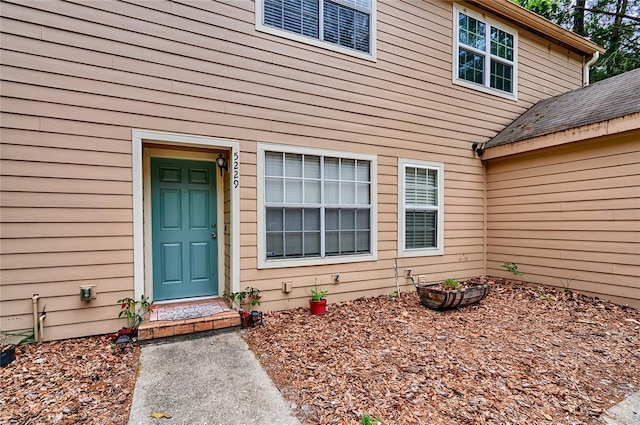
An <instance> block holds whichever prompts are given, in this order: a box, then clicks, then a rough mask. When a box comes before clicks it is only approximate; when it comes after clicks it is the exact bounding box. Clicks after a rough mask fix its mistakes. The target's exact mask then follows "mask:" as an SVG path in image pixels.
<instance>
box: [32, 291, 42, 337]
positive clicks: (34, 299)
mask: <svg viewBox="0 0 640 425" xmlns="http://www.w3.org/2000/svg"><path fill="white" fill-rule="evenodd" d="M39 298H40V295H38V294H33V297H31V302H32V303H33V338H34V339H35V342H38V341H39V338H38V330H39V328H40V321H39V320H38V299H39Z"/></svg>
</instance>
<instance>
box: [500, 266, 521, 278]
mask: <svg viewBox="0 0 640 425" xmlns="http://www.w3.org/2000/svg"><path fill="white" fill-rule="evenodd" d="M500 267H502V268H503V269H505V270H506V271H508V272H510V273H513V275H514V276H522V275H523V274H524V273H522V272H521V271H519V270H518V265H517V264H516V263H503V264H502V265H501V266H500Z"/></svg>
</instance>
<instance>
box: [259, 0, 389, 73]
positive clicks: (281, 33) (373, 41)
mask: <svg viewBox="0 0 640 425" xmlns="http://www.w3.org/2000/svg"><path fill="white" fill-rule="evenodd" d="M255 2H256V6H255V7H256V9H255V17H256V30H257V31H260V32H264V33H267V34H271V35H275V36H278V37H282V38H287V39H289V40H294V41H298V42H301V43H305V44H310V45H312V46H316V47H320V48H323V49H327V50H333V51H334V52H338V53H343V54H346V55H350V56H354V57H357V58H360V59H366V60H369V61H372V62H376V60H377V45H378V43H377V38H378V35H377V34H378V31H377V7H376V6H377V4H376V3H377V0H371V13H370V17H371V22H370V23H369V31H370V32H371V34H370V40H369V47H370V52H369V53H364V52H358V51H357V50H352V49H348V48H346V47H342V46H339V45H337V44H333V43H329V42H326V41H322V40H319V39H316V38H312V37H307V36H304V35H300V34H295V33H292V32H289V31H285V30H281V29H279V28H274V27H270V26H268V25H264V23H263V22H264V19H263V18H264V0H255ZM338 3H340V2H339V1H338Z"/></svg>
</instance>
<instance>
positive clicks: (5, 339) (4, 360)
mask: <svg viewBox="0 0 640 425" xmlns="http://www.w3.org/2000/svg"><path fill="white" fill-rule="evenodd" d="M15 359H16V345H15V344H12V343H10V342H9V335H8V334H7V333H6V332H2V331H0V367H5V366H7V365H9V364H10V363H11V362H12V361H14V360H15Z"/></svg>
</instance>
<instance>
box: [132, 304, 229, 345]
mask: <svg viewBox="0 0 640 425" xmlns="http://www.w3.org/2000/svg"><path fill="white" fill-rule="evenodd" d="M204 302H211V300H209V301H202V303H204ZM220 302H224V300H220ZM195 304H197V302H185V303H173V304H165V305H161V306H158V308H166V307H172V308H176V307H178V308H179V307H180V306H184V307H189V306H193V305H195ZM152 314H153V313H152ZM238 326H240V314H239V313H238V312H237V311H235V310H229V311H223V312H219V313H215V314H212V315H210V316H203V317H195V318H192V319H182V320H155V321H151V320H149V315H147V317H145V320H144V321H143V322H142V323H141V324H140V327H139V328H138V339H139V340H141V341H145V340H150V339H157V338H166V337H170V336H176V335H186V334H192V333H196V332H204V331H211V330H217V329H226V328H233V327H238Z"/></svg>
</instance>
